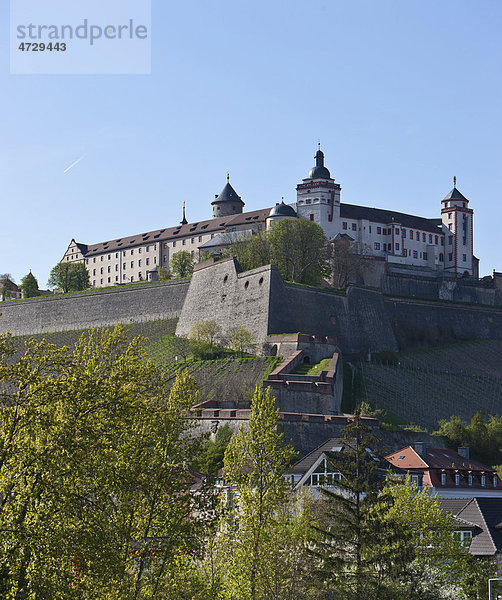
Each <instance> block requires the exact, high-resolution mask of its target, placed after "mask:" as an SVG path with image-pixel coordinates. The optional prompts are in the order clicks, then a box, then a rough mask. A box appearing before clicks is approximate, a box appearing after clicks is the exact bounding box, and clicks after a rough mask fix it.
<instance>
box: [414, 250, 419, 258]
mask: <svg viewBox="0 0 502 600" xmlns="http://www.w3.org/2000/svg"><path fill="white" fill-rule="evenodd" d="M413 258H418V251H417V250H413Z"/></svg>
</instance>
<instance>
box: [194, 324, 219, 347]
mask: <svg viewBox="0 0 502 600" xmlns="http://www.w3.org/2000/svg"><path fill="white" fill-rule="evenodd" d="M221 337H222V330H221V325H220V324H219V323H217V322H216V321H212V320H209V321H196V322H195V323H194V324H193V326H192V329H191V330H190V334H189V338H190V339H191V340H195V341H196V342H202V343H205V344H209V345H210V346H214V345H215V344H216V342H217V341H218V340H221Z"/></svg>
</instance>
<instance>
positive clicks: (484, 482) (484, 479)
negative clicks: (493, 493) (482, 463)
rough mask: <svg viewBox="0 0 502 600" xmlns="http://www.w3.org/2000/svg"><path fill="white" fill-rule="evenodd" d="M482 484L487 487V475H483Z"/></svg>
mask: <svg viewBox="0 0 502 600" xmlns="http://www.w3.org/2000/svg"><path fill="white" fill-rule="evenodd" d="M481 485H482V486H483V487H486V475H484V474H483V475H481Z"/></svg>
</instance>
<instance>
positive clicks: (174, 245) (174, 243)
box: [173, 240, 176, 248]
mask: <svg viewBox="0 0 502 600" xmlns="http://www.w3.org/2000/svg"><path fill="white" fill-rule="evenodd" d="M173 248H176V240H174V242H173Z"/></svg>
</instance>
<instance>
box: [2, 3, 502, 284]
mask: <svg viewBox="0 0 502 600" xmlns="http://www.w3.org/2000/svg"><path fill="white" fill-rule="evenodd" d="M152 9H153V12H152V74H151V75H131V76H127V75H96V76H92V75H80V76H79V75H52V76H49V75H47V76H43V75H36V76H30V75H11V74H10V73H9V25H8V24H9V8H8V5H7V2H2V3H1V5H0V26H1V31H2V35H1V36H0V56H1V57H2V62H1V69H0V203H1V204H0V206H1V215H2V225H3V226H2V233H1V235H0V272H11V273H12V274H13V275H14V277H15V279H16V280H17V281H19V280H20V279H21V277H22V276H23V275H25V274H26V273H27V272H28V271H29V270H30V269H31V270H32V271H33V273H34V274H35V275H36V276H37V277H38V279H39V284H40V286H41V287H44V286H45V284H46V282H47V278H48V274H49V271H50V269H51V268H52V267H53V266H54V265H55V264H56V263H57V261H58V260H60V258H61V256H62V255H63V253H64V251H65V249H66V247H67V245H68V243H69V242H70V240H71V239H72V238H75V239H76V240H77V241H80V242H84V243H94V242H98V241H103V240H106V239H112V238H115V237H122V236H124V235H132V234H135V233H139V232H145V231H148V230H151V229H156V228H160V227H165V226H171V225H174V224H176V223H177V222H179V220H180V218H181V206H182V202H183V201H186V204H187V213H188V218H189V220H191V221H196V220H202V219H204V218H209V217H210V216H211V206H210V202H211V201H212V199H214V194H216V193H218V192H219V191H220V190H221V188H222V187H223V186H224V184H225V180H226V173H227V171H229V172H230V180H231V183H232V184H233V186H234V187H235V189H236V190H237V192H238V193H239V194H240V195H241V196H242V198H243V200H244V202H245V203H246V209H247V210H254V209H258V208H262V207H264V206H272V205H273V204H275V202H278V201H280V199H281V197H282V196H284V198H285V200H286V201H288V202H293V201H294V200H295V186H296V184H297V183H299V182H300V181H301V179H302V177H305V176H306V174H307V172H308V170H309V169H310V167H311V166H312V165H313V155H314V152H315V149H316V145H317V140H318V139H320V140H321V143H322V147H323V150H324V152H325V154H326V164H327V166H328V168H329V169H330V170H331V173H332V176H334V177H335V179H336V181H338V182H339V183H340V184H341V185H342V202H347V203H353V204H362V205H368V206H376V207H382V208H389V209H392V210H400V211H403V212H410V213H413V214H419V215H422V216H427V217H439V216H440V201H441V199H442V198H443V197H444V196H445V195H446V194H447V193H448V191H449V190H450V189H451V188H452V179H453V176H454V175H456V176H457V187H458V188H459V189H460V190H461V191H462V193H463V194H464V195H466V196H467V197H468V198H469V199H470V201H471V204H470V206H471V208H473V209H474V224H475V238H474V251H475V254H476V255H477V256H478V257H479V258H480V260H481V274H483V275H484V274H490V273H491V272H492V270H493V269H494V268H495V269H497V270H502V260H501V257H500V248H501V243H500V239H499V226H498V225H497V223H501V222H502V202H501V198H500V190H501V189H502V169H501V168H500V167H501V163H502V149H501V144H500V139H501V125H502V104H501V98H502V89H501V88H502V78H501V76H500V65H501V64H502V60H501V59H502V56H501V54H502V51H501V44H500V31H502V3H501V2H500V0H483V2H476V3H474V2H472V1H465V0H443V1H441V2H438V1H437V0H422V1H421V2H412V1H406V0H378V1H377V0H350V2H349V0H345V1H343V2H341V1H338V0H302V1H299V0H288V1H278V0H270V1H269V2H265V1H262V0H255V1H253V2H247V3H244V2H240V1H236V0H233V1H226V0H213V1H212V2H207V1H205V0H187V1H185V2H183V3H181V2H176V3H175V2H166V1H165V0H152ZM84 154H85V158H84V159H83V160H82V161H81V162H80V163H79V164H78V165H76V166H75V167H74V168H73V169H71V170H70V171H68V172H67V173H66V174H65V173H64V170H65V169H66V168H67V167H68V166H69V165H70V164H72V163H73V162H74V161H75V160H77V159H78V158H79V157H81V156H82V155H84Z"/></svg>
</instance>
